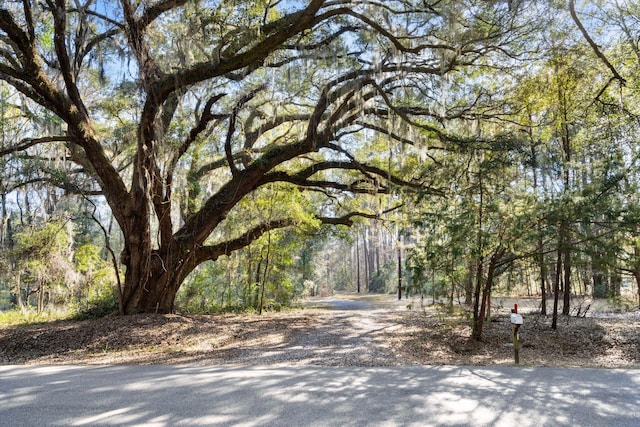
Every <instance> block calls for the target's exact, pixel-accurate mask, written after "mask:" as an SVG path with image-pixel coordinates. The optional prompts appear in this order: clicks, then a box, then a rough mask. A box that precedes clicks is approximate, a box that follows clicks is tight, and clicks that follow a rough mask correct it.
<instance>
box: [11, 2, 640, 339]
mask: <svg viewBox="0 0 640 427" xmlns="http://www.w3.org/2000/svg"><path fill="white" fill-rule="evenodd" d="M638 16H640V4H638V2H636V1H631V0H616V1H589V2H574V1H573V0H571V1H568V2H567V1H555V0H539V1H526V0H511V1H506V0H505V1H499V0H496V1H489V0H456V1H448V2H443V1H438V0H431V1H429V0H428V1H385V2H376V1H348V0H337V1H319V0H312V1H293V0H292V1H275V0H255V1H232V0H218V1H214V0H199V1H197V0H194V1H187V0H158V1H151V0H149V1H131V0H120V1H112V0H76V1H65V0H46V1H31V0H20V1H18V0H8V1H6V2H4V3H3V5H2V6H0V155H1V156H2V157H0V162H1V163H2V170H3V173H2V176H1V177H0V197H1V207H0V223H1V227H0V247H1V248H2V251H1V255H0V263H1V265H2V268H1V269H0V308H1V309H2V310H9V309H12V308H14V309H18V310H21V311H22V312H25V313H26V312H29V311H37V312H42V311H47V310H59V309H64V310H67V311H69V310H70V311H74V312H85V313H87V312H91V313H94V314H99V313H106V312H111V311H114V310H119V311H120V312H121V313H123V314H131V313H137V312H171V311H174V310H179V311H182V312H212V311H217V310H228V309H234V310H248V309H249V310H255V311H262V310H263V309H265V308H268V309H275V308H279V307H283V306H287V305H289V304H291V302H292V301H294V300H296V299H297V298H301V297H303V296H305V295H321V294H329V293H331V292H333V291H334V290H350V291H359V292H396V293H398V296H399V297H401V296H403V295H407V294H414V295H415V294H420V295H423V296H424V297H425V298H429V299H430V300H432V301H445V302H448V303H449V304H457V303H464V304H467V305H468V306H469V307H472V308H473V310H472V311H473V319H474V337H476V338H478V339H479V338H480V336H481V335H480V334H481V332H482V322H483V319H484V318H485V314H486V311H487V307H488V301H489V298H490V296H491V293H495V292H499V293H502V294H521V295H529V296H537V297H540V301H541V305H540V310H541V312H542V313H544V314H550V315H553V316H554V327H555V319H556V316H557V313H559V312H561V313H562V314H576V311H579V310H580V308H579V307H572V306H571V301H570V296H571V295H572V294H579V295H590V296H593V297H598V298H610V299H612V301H617V302H620V303H621V304H625V301H627V302H626V304H629V305H630V304H634V305H638V304H640V291H639V290H638V282H639V281H640V236H639V234H638V232H639V230H638V228H639V224H640V222H639V221H640V198H639V196H638V194H639V193H638V185H639V184H640V173H639V171H640V168H639V166H640V165H639V160H640V159H639V158H638V156H639V154H640V140H639V136H640V133H639V125H640V120H639V119H640V115H639V114H640V110H638V105H640V102H639V100H640V93H639V88H640V83H639V80H638V79H639V77H640V20H639V18H638ZM549 297H553V298H554V299H551V300H550V301H552V306H547V300H548V298H549ZM572 310H573V312H572ZM577 314H580V313H577Z"/></svg>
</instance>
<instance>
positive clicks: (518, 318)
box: [511, 313, 524, 325]
mask: <svg viewBox="0 0 640 427" xmlns="http://www.w3.org/2000/svg"><path fill="white" fill-rule="evenodd" d="M511 323H513V324H514V325H522V324H524V320H523V319H522V315H521V314H517V313H511Z"/></svg>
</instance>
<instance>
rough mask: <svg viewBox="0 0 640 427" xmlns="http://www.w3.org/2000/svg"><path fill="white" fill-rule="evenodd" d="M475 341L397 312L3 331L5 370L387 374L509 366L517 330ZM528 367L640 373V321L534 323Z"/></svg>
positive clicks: (460, 319) (498, 328) (429, 312)
mask: <svg viewBox="0 0 640 427" xmlns="http://www.w3.org/2000/svg"><path fill="white" fill-rule="evenodd" d="M493 320H494V321H492V322H490V323H488V324H487V326H486V328H485V330H484V332H483V341H482V342H475V341H471V340H470V339H469V338H468V337H469V336H470V332H471V329H470V325H469V321H468V319H467V318H466V317H465V315H464V314H461V313H457V314H447V313H446V312H443V311H441V310H438V309H435V308H427V309H425V310H424V311H422V310H418V311H410V310H406V308H404V307H401V306H384V307H380V306H378V307H372V308H371V309H357V310H342V309H340V310H325V309H317V308H315V309H300V310H293V311H286V312H280V313H267V314H265V315H262V316H258V315H201V316H179V315H136V316H124V317H123V316H107V317H104V318H102V319H97V320H86V321H76V322H72V321H65V322H54V323H49V324H39V325H30V326H22V327H9V328H4V329H2V330H0V363H2V364H23V363H28V364H118V363H120V364H121V363H126V364H159V363H171V364H187V363H189V364H192V363H196V364H230V363H232V364H236V363H238V364H261V365H273V364H296V365H341V366H350V365H355V366H388V365H401V364H465V365H499V364H512V363H513V347H512V346H511V336H512V335H511V330H512V329H511V328H512V326H511V324H510V323H509V320H508V314H507V313H501V314H499V315H496V316H495V317H494V319H493ZM520 339H521V350H520V363H521V364H522V365H529V366H563V367H578V366H580V367H607V368H614V367H624V368H628V367H640V320H638V319H637V318H634V317H633V316H632V317H625V316H619V317H615V318H592V317H589V318H576V317H567V316H561V317H560V320H559V324H558V329H557V330H555V331H554V330H552V329H551V319H550V317H545V316H540V315H537V314H529V315H526V316H525V325H524V326H523V327H522V328H521V329H520Z"/></svg>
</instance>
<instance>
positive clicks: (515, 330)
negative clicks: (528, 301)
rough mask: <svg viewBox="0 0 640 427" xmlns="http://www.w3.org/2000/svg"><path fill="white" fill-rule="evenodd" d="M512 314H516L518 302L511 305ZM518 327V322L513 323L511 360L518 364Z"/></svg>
mask: <svg viewBox="0 0 640 427" xmlns="http://www.w3.org/2000/svg"><path fill="white" fill-rule="evenodd" d="M513 312H514V314H518V304H514V305H513ZM518 329H520V325H519V324H514V325H513V361H514V362H515V364H516V365H519V364H520V343H519V338H520V337H519V336H518Z"/></svg>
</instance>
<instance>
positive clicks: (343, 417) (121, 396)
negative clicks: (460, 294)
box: [0, 366, 640, 427]
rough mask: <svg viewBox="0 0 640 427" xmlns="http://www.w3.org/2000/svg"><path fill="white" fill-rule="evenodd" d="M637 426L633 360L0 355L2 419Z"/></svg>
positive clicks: (638, 380) (638, 378)
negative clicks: (324, 363) (340, 361)
mask: <svg viewBox="0 0 640 427" xmlns="http://www.w3.org/2000/svg"><path fill="white" fill-rule="evenodd" d="M98 425H103V426H109V425H120V426H204V425H216V426H218V425H241V426H329V425H330V426H395V425H402V426H409V425H415V426H463V425H464V426H466V425H469V426H516V427H525V426H536V427H537V426H572V427H573V426H616V427H622V426H634V427H637V426H639V425H640V371H638V370H599V369H547V368H515V367H495V368H485V367H453V366H424V367H422V366H405V367H392V368H353V367H349V368H346V367H243V366H201V367H198V366H103V367H95V366H49V367H47V366H0V426H21V427H22V426H98Z"/></svg>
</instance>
